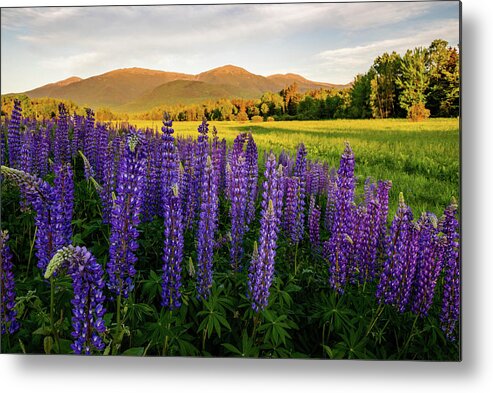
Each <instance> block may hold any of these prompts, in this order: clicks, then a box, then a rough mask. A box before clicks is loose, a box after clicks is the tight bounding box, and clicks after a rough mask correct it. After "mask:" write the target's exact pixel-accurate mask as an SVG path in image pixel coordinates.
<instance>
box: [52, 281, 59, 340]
mask: <svg viewBox="0 0 493 393" xmlns="http://www.w3.org/2000/svg"><path fill="white" fill-rule="evenodd" d="M50 328H51V333H52V334H53V338H54V339H55V347H56V348H57V349H59V348H60V347H59V345H58V334H57V332H56V330H55V279H54V277H53V276H51V277H50Z"/></svg>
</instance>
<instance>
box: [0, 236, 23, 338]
mask: <svg viewBox="0 0 493 393" xmlns="http://www.w3.org/2000/svg"><path fill="white" fill-rule="evenodd" d="M8 241H9V234H8V233H7V231H0V264H1V266H0V273H1V277H0V279H1V280H0V285H1V286H2V289H1V291H0V293H1V296H2V297H1V307H0V323H1V332H2V334H6V333H9V334H13V333H15V332H16V331H17V330H18V329H19V327H20V325H19V322H18V321H17V311H16V310H15V282H14V272H13V264H12V252H11V251H10V248H9V245H8V244H7V242H8Z"/></svg>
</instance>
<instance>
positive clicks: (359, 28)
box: [1, 1, 459, 94]
mask: <svg viewBox="0 0 493 393" xmlns="http://www.w3.org/2000/svg"><path fill="white" fill-rule="evenodd" d="M436 38H442V39H445V40H446V41H448V42H449V44H450V45H452V46H457V45H458V43H459V3H458V2H456V1H435V2H433V1H431V2H383V3H374V2H373V3H320V4H308V3H306V4H299V3H298V4H246V5H243V4H227V5H224V4H222V5H194V6H189V5H181V6H172V5H164V6H105V7H40V8H2V10H1V92H2V94H5V93H10V92H22V91H26V90H30V89H32V88H35V87H39V86H42V85H44V84H47V83H51V82H56V81H59V80H63V79H65V78H68V77H71V76H78V77H81V78H87V77H90V76H94V75H98V74H102V73H104V72H108V71H111V70H114V69H118V68H129V67H142V68H150V69H156V70H163V71H175V72H184V73H189V74H198V73H200V72H203V71H207V70H209V69H212V68H215V67H219V66H222V65H226V64H233V65H237V66H240V67H243V68H245V69H247V70H248V71H250V72H253V73H254V74H259V75H265V76H267V75H271V74H277V73H288V72H292V73H297V74H301V75H303V76H304V77H306V78H308V79H311V80H315V81H319V82H329V83H348V82H350V81H352V80H353V78H354V76H355V75H356V74H358V73H364V72H366V71H367V70H368V68H369V67H370V66H371V64H372V63H373V60H374V59H375V57H377V56H378V55H380V54H382V53H384V52H390V51H396V52H398V53H401V54H403V53H405V51H406V50H407V49H410V48H414V47H416V46H429V44H430V43H431V41H433V40H434V39H436Z"/></svg>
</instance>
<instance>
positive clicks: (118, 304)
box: [112, 294, 122, 355]
mask: <svg viewBox="0 0 493 393" xmlns="http://www.w3.org/2000/svg"><path fill="white" fill-rule="evenodd" d="M121 308H122V295H121V294H118V296H117V298H116V332H115V344H114V346H113V351H112V353H113V355H116V354H117V352H118V349H119V348H120V344H121V341H122V340H121V339H120V329H121Z"/></svg>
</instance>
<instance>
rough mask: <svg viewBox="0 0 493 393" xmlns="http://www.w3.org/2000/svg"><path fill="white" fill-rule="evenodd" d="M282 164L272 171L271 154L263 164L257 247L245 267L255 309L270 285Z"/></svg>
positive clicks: (266, 296) (265, 300) (262, 303)
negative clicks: (247, 265) (263, 173)
mask: <svg viewBox="0 0 493 393" xmlns="http://www.w3.org/2000/svg"><path fill="white" fill-rule="evenodd" d="M280 176H282V165H280V166H279V169H278V170H276V160H275V156H274V154H272V153H271V154H270V155H269V157H268V159H267V162H266V165H265V181H264V184H263V192H262V212H261V219H260V239H259V249H257V247H256V246H257V243H256V242H255V245H254V252H253V257H252V261H251V263H250V266H249V269H248V290H249V297H250V300H251V302H252V308H253V310H254V311H256V312H258V311H260V310H263V309H264V308H265V307H267V305H268V299H269V294H270V287H271V285H272V278H273V275H274V259H275V256H276V248H277V236H278V233H279V224H280V209H279V207H276V205H277V206H279V204H280V203H282V202H281V201H282V198H283V194H282V183H281V182H280Z"/></svg>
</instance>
